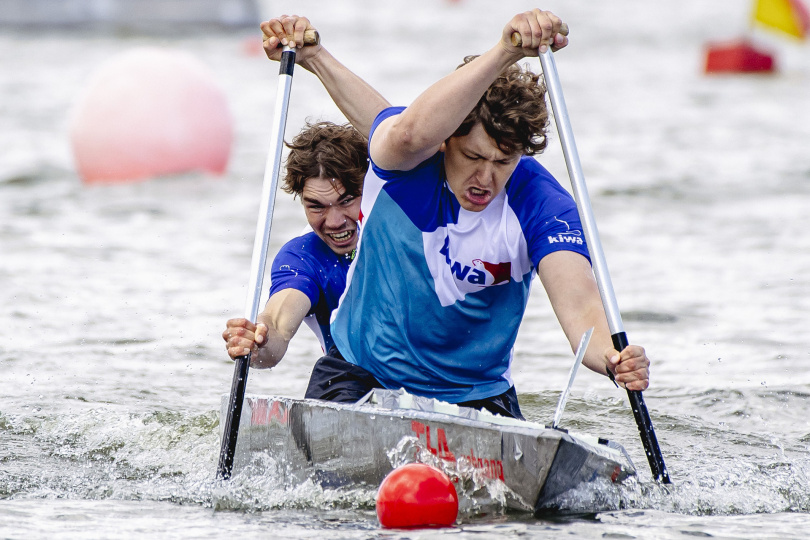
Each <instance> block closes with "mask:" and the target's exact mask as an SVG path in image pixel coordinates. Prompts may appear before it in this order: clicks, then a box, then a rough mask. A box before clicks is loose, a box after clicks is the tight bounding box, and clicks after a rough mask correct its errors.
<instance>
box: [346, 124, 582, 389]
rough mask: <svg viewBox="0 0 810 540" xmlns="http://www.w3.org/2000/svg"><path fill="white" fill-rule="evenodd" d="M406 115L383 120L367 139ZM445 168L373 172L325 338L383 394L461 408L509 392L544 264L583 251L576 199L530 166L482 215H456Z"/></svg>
mask: <svg viewBox="0 0 810 540" xmlns="http://www.w3.org/2000/svg"><path fill="white" fill-rule="evenodd" d="M402 110H403V109H402V108H391V109H386V110H385V111H383V112H382V113H380V115H379V116H378V117H377V119H376V121H375V123H374V125H373V128H372V133H373V130H374V129H375V128H376V127H377V125H379V123H380V122H381V121H382V120H384V119H386V118H388V117H390V116H392V115H394V114H398V113H399V112H401V111H402ZM443 159H444V157H443V155H442V154H441V153H439V154H436V155H435V156H433V157H432V158H430V159H428V160H427V161H425V162H423V163H422V164H420V165H419V166H418V167H416V168H415V169H413V170H411V171H386V170H383V169H380V168H379V167H377V166H376V165H375V164H374V163H372V164H371V167H370V168H369V171H368V174H367V175H366V178H365V184H364V188H363V200H362V216H363V217H362V218H361V219H362V224H361V229H360V231H361V232H360V239H359V245H358V251H357V257H356V260H355V261H354V264H353V265H352V267H351V268H350V270H349V276H348V286H347V288H346V292H345V293H344V296H343V298H342V299H341V303H340V306H339V307H338V309H337V311H336V312H335V313H334V314H333V323H332V335H333V337H334V339H335V344H336V345H337V348H338V350H339V351H340V352H341V354H342V355H343V357H344V358H345V359H346V360H347V361H349V362H351V363H353V364H356V365H359V366H361V367H363V368H365V369H366V370H368V371H370V372H371V373H372V374H373V375H374V376H375V377H376V378H377V379H378V380H379V381H380V383H381V384H383V385H384V386H386V387H387V388H392V389H395V388H400V387H404V388H405V389H406V390H408V391H409V392H411V393H414V394H417V395H422V396H429V397H436V398H441V399H443V400H446V401H450V402H454V403H459V402H463V401H470V400H476V399H484V398H488V397H492V396H497V395H499V394H502V393H503V392H505V391H507V390H508V389H509V388H510V387H511V386H512V384H513V383H512V380H511V376H510V365H511V361H512V348H513V345H514V343H515V339H516V337H517V332H518V327H519V325H520V321H521V319H522V317H523V313H524V311H525V308H526V303H527V301H528V298H529V292H530V287H531V282H532V278H533V274H534V270H535V268H537V264H538V263H539V262H540V259H542V258H543V257H544V256H545V255H548V254H549V253H551V252H554V251H558V250H570V251H575V252H577V253H581V254H582V255H584V256H585V257H588V250H587V247H586V245H585V241H584V237H583V234H582V230H581V225H580V221H579V216H578V214H577V210H576V205H575V203H574V201H573V199H572V198H571V196H570V195H569V194H568V192H567V191H565V189H563V187H562V186H560V184H559V183H557V181H556V180H555V179H554V178H553V177H552V176H551V174H550V173H549V172H548V171H546V170H545V169H544V168H543V167H542V166H541V165H540V164H539V163H538V162H537V161H536V160H534V159H533V158H530V157H523V158H522V159H521V160H520V163H519V164H518V166H517V168H516V170H515V172H514V173H513V174H512V176H511V178H510V179H509V181H508V182H507V184H506V186H505V188H504V190H503V191H502V192H501V193H500V194H498V196H497V197H495V198H494V199H493V200H492V202H491V203H490V204H489V205H488V206H487V207H486V208H485V209H484V210H482V211H481V212H471V211H468V210H465V209H463V208H461V206H460V205H459V202H458V200H457V199H456V197H455V195H454V194H453V192H452V191H451V190H450V188H449V186H448V185H447V183H446V181H445V179H444V168H443Z"/></svg>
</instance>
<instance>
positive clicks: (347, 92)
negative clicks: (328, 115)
mask: <svg viewBox="0 0 810 540" xmlns="http://www.w3.org/2000/svg"><path fill="white" fill-rule="evenodd" d="M301 66H302V67H304V68H305V69H307V70H308V71H310V72H312V73H313V74H315V75H316V76H317V77H318V79H320V81H321V83H323V86H324V87H325V88H326V91H327V92H329V95H330V96H331V97H332V100H333V101H334V102H335V105H337V106H338V108H339V109H340V111H341V112H342V113H343V114H344V115H345V116H346V118H347V119H348V120H349V122H350V123H351V124H352V125H353V126H354V127H355V129H357V131H359V132H360V133H362V134H363V136H365V137H368V135H369V132H370V131H371V124H372V122H374V119H375V118H376V117H377V114H379V112H380V111H381V110H383V109H384V108H386V107H388V106H390V104H389V103H388V101H387V100H386V99H385V98H384V97H382V95H380V93H379V92H377V91H376V90H375V89H374V88H372V87H371V85H369V84H368V83H367V82H366V81H364V80H363V79H361V78H360V77H358V76H357V75H355V74H354V73H353V72H352V71H351V70H349V69H348V68H347V67H346V66H344V65H343V64H341V63H340V62H338V60H337V59H336V58H335V57H334V56H332V55H331V54H330V53H329V51H327V50H326V49H321V51H320V52H319V53H318V54H317V55H316V56H314V57H312V58H308V59H306V60H304V61H302V62H301Z"/></svg>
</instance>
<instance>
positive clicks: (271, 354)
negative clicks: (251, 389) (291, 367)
mask: <svg viewBox="0 0 810 540" xmlns="http://www.w3.org/2000/svg"><path fill="white" fill-rule="evenodd" d="M268 319H269V318H268V317H263V316H261V315H260V316H259V320H258V322H259V323H260V324H264V325H265V326H267V337H266V338H265V343H263V344H262V346H261V347H259V350H257V351H256V352H254V353H253V355H252V356H251V358H250V366H251V367H254V368H259V369H267V368H271V367H274V366H275V365H276V364H278V363H279V362H281V359H282V358H284V355H285V354H286V352H287V347H288V346H289V344H290V339H291V338H292V336H290V337H286V336H284V335H282V333H281V332H279V331H278V329H276V328H275V327H273V326H272V323H271V322H270V321H269V320H268Z"/></svg>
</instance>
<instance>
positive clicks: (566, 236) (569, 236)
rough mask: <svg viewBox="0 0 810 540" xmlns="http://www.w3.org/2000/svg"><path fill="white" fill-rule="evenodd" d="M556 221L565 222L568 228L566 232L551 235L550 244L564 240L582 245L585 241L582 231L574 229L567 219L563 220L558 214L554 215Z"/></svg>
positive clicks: (564, 241)
mask: <svg viewBox="0 0 810 540" xmlns="http://www.w3.org/2000/svg"><path fill="white" fill-rule="evenodd" d="M554 221H559V222H560V223H563V224H565V227H566V228H567V229H568V230H567V231H566V232H561V233H558V234H557V235H556V236H549V237H548V243H549V244H556V243H557V242H563V243H568V244H576V245H578V246H581V245H582V244H583V243H584V242H583V241H582V231H576V230H575V231H572V230H571V226H570V225H569V224H568V222H567V221H563V220H562V219H559V218H558V217H557V216H554Z"/></svg>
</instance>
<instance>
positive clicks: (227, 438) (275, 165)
mask: <svg viewBox="0 0 810 540" xmlns="http://www.w3.org/2000/svg"><path fill="white" fill-rule="evenodd" d="M318 39H319V37H318V34H317V32H313V31H308V32H306V33H305V35H304V44H305V45H314V44H317V43H318ZM294 67H295V50H294V49H291V48H290V47H286V46H285V47H284V48H283V50H282V53H281V65H280V66H279V72H278V74H279V80H278V91H277V93H276V108H275V115H274V117H273V127H274V128H275V129H274V131H273V134H272V136H273V138H272V140H271V143H270V152H269V153H268V155H267V164H266V165H265V169H264V183H263V185H262V197H261V199H260V203H259V220H258V223H257V225H256V238H255V241H254V244H253V258H252V260H251V263H250V280H249V281H248V287H249V291H248V298H247V304H246V307H245V318H246V319H248V320H249V321H254V322H255V321H256V317H257V316H258V315H259V304H260V301H261V296H262V285H263V283H264V267H265V263H266V261H267V245H268V243H269V241H270V226H271V225H272V222H273V207H274V206H275V202H276V190H277V186H278V177H279V173H280V171H281V150H282V148H283V146H284V129H285V127H286V125H287V110H288V108H289V104H290V89H291V87H292V76H293V68H294ZM234 361H235V362H236V364H235V366H234V372H233V382H232V383H231V395H230V400H229V403H228V416H227V418H226V420H225V429H224V431H223V433H222V447H221V449H220V453H219V465H218V466H217V477H218V478H222V479H223V480H227V479H228V478H230V477H231V469H232V468H233V456H234V451H235V450H236V439H237V437H238V435H239V421H240V419H241V417H242V404H243V402H244V400H245V387H246V386H247V376H248V369H249V368H250V354H247V355H244V356H239V357H237V358H236V359H235V360H234Z"/></svg>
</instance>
